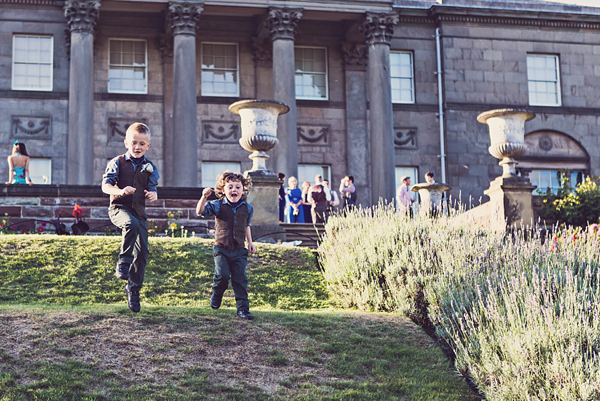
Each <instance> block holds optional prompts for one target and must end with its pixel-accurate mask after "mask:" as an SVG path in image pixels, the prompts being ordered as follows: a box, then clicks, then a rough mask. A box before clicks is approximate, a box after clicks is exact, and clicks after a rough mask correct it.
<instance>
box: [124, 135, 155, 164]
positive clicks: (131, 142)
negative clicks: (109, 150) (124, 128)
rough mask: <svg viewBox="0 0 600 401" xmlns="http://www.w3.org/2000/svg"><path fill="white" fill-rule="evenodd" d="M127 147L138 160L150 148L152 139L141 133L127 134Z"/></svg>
mask: <svg viewBox="0 0 600 401" xmlns="http://www.w3.org/2000/svg"><path fill="white" fill-rule="evenodd" d="M125 147H126V148H127V150H128V151H129V154H131V155H132V156H133V157H135V158H136V159H139V158H140V157H142V156H144V155H145V154H146V152H147V151H148V148H149V147H150V139H149V138H148V135H146V134H140V133H139V132H133V133H127V136H126V137H125Z"/></svg>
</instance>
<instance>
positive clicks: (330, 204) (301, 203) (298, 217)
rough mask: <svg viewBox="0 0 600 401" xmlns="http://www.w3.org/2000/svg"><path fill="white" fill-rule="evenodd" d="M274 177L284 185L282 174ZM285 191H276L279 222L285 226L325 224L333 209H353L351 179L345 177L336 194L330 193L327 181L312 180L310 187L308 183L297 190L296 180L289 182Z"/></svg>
mask: <svg viewBox="0 0 600 401" xmlns="http://www.w3.org/2000/svg"><path fill="white" fill-rule="evenodd" d="M277 177H278V178H279V179H280V180H282V181H285V174H283V173H279V174H277ZM287 182H288V187H287V188H285V187H284V186H283V184H282V185H281V186H280V187H279V221H280V222H286V223H325V222H326V221H327V219H328V218H329V215H330V214H331V212H332V211H333V210H335V208H337V207H340V206H341V207H342V208H343V209H346V208H352V207H354V205H355V204H356V198H357V192H356V187H355V186H354V177H352V176H351V175H347V176H345V177H344V178H343V179H342V181H341V182H340V187H339V192H340V195H338V193H337V192H336V191H335V190H333V189H331V186H330V184H329V180H327V179H323V177H322V176H321V175H319V174H318V175H317V176H315V183H314V184H313V185H311V184H310V182H308V181H304V182H303V183H302V188H301V189H300V188H298V179H297V178H296V177H293V176H292V177H289V178H288V181H287Z"/></svg>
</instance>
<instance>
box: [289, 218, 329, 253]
mask: <svg viewBox="0 0 600 401" xmlns="http://www.w3.org/2000/svg"><path fill="white" fill-rule="evenodd" d="M279 225H280V227H282V228H283V229H284V230H285V240H286V242H292V241H302V243H300V245H299V246H303V247H307V248H312V249H315V248H317V247H318V245H319V238H320V237H321V236H322V235H324V234H325V226H324V225H323V224H322V223H321V224H312V223H296V224H289V223H280V224H279Z"/></svg>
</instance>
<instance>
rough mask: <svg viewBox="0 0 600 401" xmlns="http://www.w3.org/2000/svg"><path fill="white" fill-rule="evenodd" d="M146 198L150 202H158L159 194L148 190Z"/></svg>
mask: <svg viewBox="0 0 600 401" xmlns="http://www.w3.org/2000/svg"><path fill="white" fill-rule="evenodd" d="M144 196H145V197H146V199H148V200H149V201H150V202H156V201H157V200H158V194H157V193H156V191H147V190H144Z"/></svg>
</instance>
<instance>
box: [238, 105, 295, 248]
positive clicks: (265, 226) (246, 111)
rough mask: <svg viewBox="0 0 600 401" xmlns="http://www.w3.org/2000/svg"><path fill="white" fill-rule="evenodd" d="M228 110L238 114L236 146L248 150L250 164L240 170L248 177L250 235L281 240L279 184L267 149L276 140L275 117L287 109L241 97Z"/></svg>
mask: <svg viewBox="0 0 600 401" xmlns="http://www.w3.org/2000/svg"><path fill="white" fill-rule="evenodd" d="M229 110H230V111H231V112H232V113H234V114H238V115H239V116H240V118H241V133H242V137H241V138H240V140H239V143H240V146H241V147H242V148H244V149H245V150H247V151H248V152H252V153H251V155H250V156H249V158H250V159H251V160H252V168H251V169H250V170H248V171H245V172H244V175H245V176H246V177H250V178H251V179H252V190H251V191H250V193H249V194H248V203H250V204H251V205H252V207H253V209H254V214H253V216H252V238H253V239H258V240H259V241H263V242H276V241H278V240H281V241H285V231H284V230H283V229H282V228H281V227H280V226H279V185H280V184H282V181H281V180H279V179H278V178H277V174H276V173H275V172H273V171H271V170H269V169H267V165H266V162H267V160H268V159H269V155H267V152H268V151H270V150H272V149H273V148H275V146H277V144H278V143H279V140H278V139H277V117H278V116H279V115H280V114H285V113H287V112H288V111H289V107H288V106H286V105H285V104H283V103H281V102H278V101H274V100H241V101H239V102H235V103H232V104H231V105H230V106H229Z"/></svg>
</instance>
